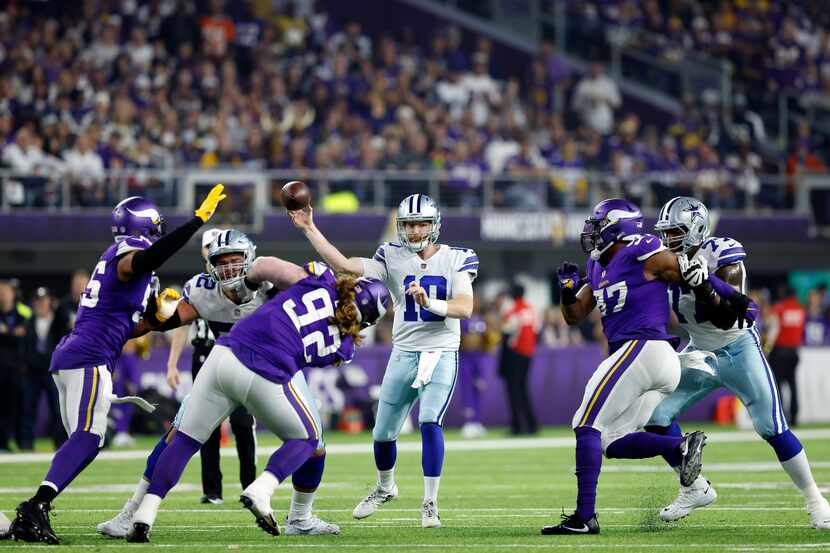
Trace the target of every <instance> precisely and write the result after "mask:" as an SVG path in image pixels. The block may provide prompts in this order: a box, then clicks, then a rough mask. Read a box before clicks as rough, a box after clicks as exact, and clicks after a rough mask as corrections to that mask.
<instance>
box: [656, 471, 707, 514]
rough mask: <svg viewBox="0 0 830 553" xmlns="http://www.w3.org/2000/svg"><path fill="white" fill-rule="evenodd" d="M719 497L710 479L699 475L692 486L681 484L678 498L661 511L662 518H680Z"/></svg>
mask: <svg viewBox="0 0 830 553" xmlns="http://www.w3.org/2000/svg"><path fill="white" fill-rule="evenodd" d="M717 498H718V494H717V493H716V492H715V488H713V487H712V485H711V484H710V483H709V481H708V480H706V479H705V478H703V477H702V476H698V477H697V479H696V480H695V481H694V482H693V483H692V485H691V486H688V487H686V486H680V493H678V494H677V498H676V499H675V500H674V501H672V502H671V504H670V505H668V506H666V507H664V508H663V510H662V511H660V518H661V519H662V520H664V521H665V522H674V521H675V520H680V519H681V518H684V517H686V516H688V515H689V513H691V512H692V511H694V510H695V509H700V508H702V507H706V506H707V505H711V504H712V503H714V502H715V500H716V499H717Z"/></svg>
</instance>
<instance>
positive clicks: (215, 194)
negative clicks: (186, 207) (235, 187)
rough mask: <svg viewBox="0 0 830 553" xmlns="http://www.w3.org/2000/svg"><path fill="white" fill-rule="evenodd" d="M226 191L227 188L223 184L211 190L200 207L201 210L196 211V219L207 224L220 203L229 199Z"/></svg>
mask: <svg viewBox="0 0 830 553" xmlns="http://www.w3.org/2000/svg"><path fill="white" fill-rule="evenodd" d="M224 190H225V186H224V185H222V184H217V185H216V186H214V187H213V188H211V189H210V192H208V195H207V197H206V198H205V199H204V201H203V202H202V205H200V206H199V209H197V210H196V212H195V213H196V217H198V218H199V219H201V220H202V222H203V223H207V221H208V219H210V218H211V216H212V215H213V212H214V211H216V206H218V205H219V202H221V201H222V200H224V199H225V198H227V197H228V196H227V195H226V194H225V193H224Z"/></svg>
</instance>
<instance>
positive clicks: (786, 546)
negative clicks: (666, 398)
mask: <svg viewBox="0 0 830 553" xmlns="http://www.w3.org/2000/svg"><path fill="white" fill-rule="evenodd" d="M534 538H536V536H534ZM300 539H302V538H300ZM337 539H338V538H337V537H332V538H331V540H332V541H331V542H329V543H297V542H294V541H293V540H292V539H291V538H288V537H286V538H283V537H280V538H276V540H277V541H274V540H271V541H270V543H245V544H218V543H155V542H151V544H150V545H151V546H152V547H167V548H177V549H178V548H188V549H190V548H194V549H224V550H236V549H263V548H269V549H274V548H279V549H300V548H302V549H320V548H330V549H340V548H349V549H395V550H398V549H472V548H475V549H494V550H496V549H502V548H510V549H577V550H579V549H626V550H635V551H637V550H645V549H667V548H674V549H710V550H712V549H722V550H729V551H736V550H739V551H794V550H815V549H819V548H823V549H826V548H828V547H830V542H827V543H776V544H758V545H747V544H746V543H684V544H682V545H681V544H676V543H607V542H603V543H596V542H595V543H562V542H561V541H560V540H557V539H555V538H551V539H550V542H549V543H469V542H464V543H411V544H403V543H361V544H357V543H335V542H336V540H337ZM546 539H547V538H541V537H540V538H539V540H540V541H545V540H546ZM587 539H590V538H587ZM20 547H21V545H17V544H5V545H0V549H11V548H20ZM25 547H26V549H32V548H52V547H54V546H51V545H40V544H26V545H25ZM65 547H73V548H84V549H93V548H94V549H111V548H117V549H125V548H126V547H131V546H127V545H125V544H124V543H123V542H120V540H119V543H112V544H110V543H102V544H77V545H76V544H67V545H66V546H65ZM132 547H134V546H132Z"/></svg>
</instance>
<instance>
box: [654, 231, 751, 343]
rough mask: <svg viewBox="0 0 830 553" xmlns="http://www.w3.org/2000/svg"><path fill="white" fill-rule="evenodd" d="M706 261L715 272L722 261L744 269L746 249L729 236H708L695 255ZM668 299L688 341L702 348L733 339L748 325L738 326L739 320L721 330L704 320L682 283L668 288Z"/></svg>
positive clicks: (699, 308)
mask: <svg viewBox="0 0 830 553" xmlns="http://www.w3.org/2000/svg"><path fill="white" fill-rule="evenodd" d="M694 258H695V259H700V260H702V261H704V262H705V263H706V265H707V266H708V268H709V272H710V273H714V272H715V271H717V270H718V269H720V268H721V267H723V266H724V265H731V264H733V263H740V264H741V268H742V269H743V261H744V259H745V258H746V251H745V250H744V247H743V246H742V245H741V243H740V242H738V241H737V240H733V239H732V238H716V237H710V238H707V239H706V240H705V241H704V242H703V244H702V245H701V246H700V248H699V249H698V251H697V253H696V254H695V256H694ZM745 289H746V270H744V281H743V282H742V283H741V288H740V291H741V292H744V293H745ZM669 294H670V300H671V304H672V308H673V309H674V312H675V313H676V314H677V319H678V320H679V321H680V324H682V325H683V327H684V328H685V329H686V331H687V332H688V333H689V338H690V339H691V344H692V345H693V346H694V347H696V348H698V349H702V350H705V351H714V350H716V349H720V348H722V347H724V346H726V345H728V344H731V343H732V342H734V341H735V340H736V339H737V338H738V337H740V336H741V335H742V334H743V333H744V332H747V330H748V329H747V327H746V326H744V328H742V329H741V328H738V323H737V322H736V323H735V325H734V326H733V327H732V328H731V329H729V330H721V329H720V328H717V327H716V326H715V325H713V324H712V323H710V322H709V321H708V320H706V316H705V315H704V313H703V309H702V307H699V304H696V303H695V293H694V292H693V291H692V290H691V289H690V288H689V287H688V286H685V285H674V286H671V287H670V289H669Z"/></svg>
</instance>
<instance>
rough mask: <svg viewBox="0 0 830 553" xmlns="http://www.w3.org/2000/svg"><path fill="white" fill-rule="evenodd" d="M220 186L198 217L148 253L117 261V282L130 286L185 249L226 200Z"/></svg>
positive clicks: (213, 192)
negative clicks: (135, 277) (136, 277)
mask: <svg viewBox="0 0 830 553" xmlns="http://www.w3.org/2000/svg"><path fill="white" fill-rule="evenodd" d="M223 190H224V187H223V186H222V185H221V184H217V185H216V186H214V187H213V188H212V189H211V191H210V193H209V194H208V195H207V198H205V201H204V202H202V205H201V206H200V207H199V209H197V210H196V212H195V216H194V217H193V219H191V220H190V221H188V222H186V223H185V224H183V225H182V226H180V227H179V228H177V229H176V230H174V231H172V232H170V233H168V234H165V235H164V236H162V237H161V238H159V239H158V240H156V242H155V243H154V244H153V245H152V246H150V247H149V248H147V249H144V250H140V251H132V252H129V253H127V254H126V255H124V256H122V257H121V259H119V260H118V280H120V281H121V282H127V281H128V280H130V279H131V278H132V277H133V276H134V275H137V274H144V273H149V272H151V271H155V270H156V269H158V268H159V267H161V266H162V265H163V264H164V262H165V261H167V260H168V259H170V258H171V257H173V255H174V254H175V253H176V252H177V251H179V250H180V249H182V247H184V245H185V244H187V242H188V241H189V240H190V238H191V237H192V236H193V235H194V234H196V231H198V230H199V228H200V227H201V226H202V225H203V224H205V223H206V222H207V220H208V219H210V217H211V215H213V212H214V211H216V206H218V205H219V202H221V201H222V200H224V199H225V197H226V196H225V194H224V193H223V192H222V191H223Z"/></svg>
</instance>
